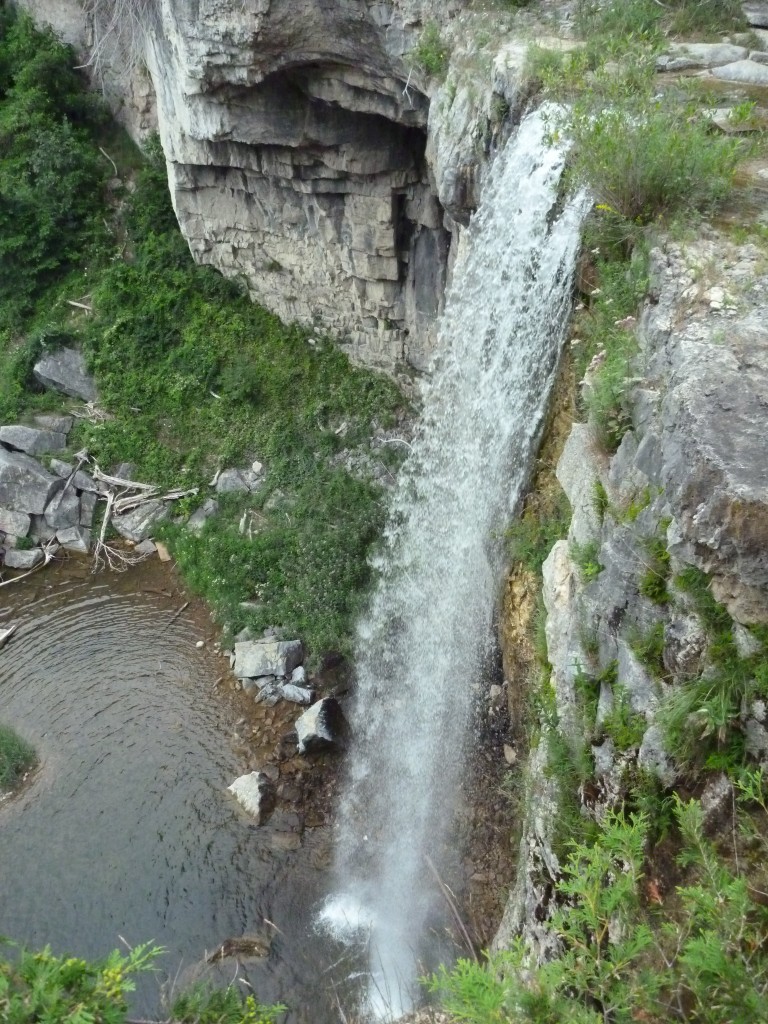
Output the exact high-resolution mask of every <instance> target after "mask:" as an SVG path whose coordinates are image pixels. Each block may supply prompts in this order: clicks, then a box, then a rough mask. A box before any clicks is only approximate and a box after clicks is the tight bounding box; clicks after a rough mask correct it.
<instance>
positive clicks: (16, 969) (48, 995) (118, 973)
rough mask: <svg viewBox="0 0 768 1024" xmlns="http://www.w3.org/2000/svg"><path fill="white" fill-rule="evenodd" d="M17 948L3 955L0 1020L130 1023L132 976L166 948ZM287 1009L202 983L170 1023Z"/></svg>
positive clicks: (236, 1021)
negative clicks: (91, 952) (90, 954)
mask: <svg viewBox="0 0 768 1024" xmlns="http://www.w3.org/2000/svg"><path fill="white" fill-rule="evenodd" d="M0 944H2V943H0ZM4 944H5V946H6V947H8V948H10V949H13V948H14V947H13V944H12V943H9V942H7V941H6V942H5V943H4ZM14 952H15V955H14V957H13V959H11V960H3V959H0V1019H2V1020H3V1021H5V1022H7V1024H43V1022H46V1024H47V1022H50V1024H126V1022H127V1013H128V1003H127V999H126V997H127V995H128V993H130V992H133V991H134V989H135V987H136V986H135V982H134V980H133V979H134V977H135V976H136V975H137V974H140V973H142V972H145V971H150V970H153V969H154V968H153V965H154V963H155V961H156V960H157V958H158V957H159V956H160V954H161V953H162V949H160V948H159V947H157V946H152V945H151V944H150V943H145V944H144V945H140V946H135V947H134V948H133V949H132V950H130V952H129V953H128V954H127V955H123V954H121V953H120V952H119V951H118V950H114V951H113V952H112V953H110V954H109V956H107V957H105V958H104V959H102V960H96V961H92V962H89V961H87V960H83V959H81V958H80V957H70V956H55V955H54V954H53V953H52V952H51V950H50V948H49V947H48V946H46V948H45V949H43V950H41V951H40V952H37V953H36V952H31V951H29V950H26V949H21V950H14ZM284 1009H285V1007H283V1006H262V1005H261V1004H260V1003H259V1002H258V1001H257V1000H256V998H255V996H253V995H248V996H242V995H241V994H240V993H239V992H238V991H237V990H236V989H235V988H233V987H230V988H227V989H211V988H206V987H203V986H199V987H197V988H194V989H192V990H191V991H190V992H187V993H183V994H182V995H181V996H179V997H178V998H177V999H176V1000H175V1002H174V1004H173V1006H172V1007H171V1012H170V1016H169V1017H168V1018H167V1021H166V1024H274V1021H275V1018H276V1017H277V1016H278V1014H280V1013H282V1011H283V1010H284Z"/></svg>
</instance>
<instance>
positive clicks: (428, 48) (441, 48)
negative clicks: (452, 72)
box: [411, 21, 451, 78]
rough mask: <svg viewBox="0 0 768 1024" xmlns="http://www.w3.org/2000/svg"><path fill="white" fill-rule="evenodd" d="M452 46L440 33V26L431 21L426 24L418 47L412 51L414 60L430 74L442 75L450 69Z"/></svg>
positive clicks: (437, 76)
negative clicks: (449, 61)
mask: <svg viewBox="0 0 768 1024" xmlns="http://www.w3.org/2000/svg"><path fill="white" fill-rule="evenodd" d="M450 56H451V48H450V47H449V46H448V44H447V43H446V42H444V40H443V38H442V36H441V35H440V26H439V25H438V24H437V22H436V21H430V22H428V23H427V24H426V25H425V26H424V31H423V32H422V33H421V37H420V39H419V42H418V44H417V45H416V47H415V48H414V49H413V50H412V51H411V58H412V59H413V62H414V63H415V64H417V65H418V66H419V67H420V68H423V69H424V71H426V73H427V74H428V75H432V76H434V77H436V78H440V77H442V76H443V75H444V74H445V73H446V71H447V70H448V60H449V58H450Z"/></svg>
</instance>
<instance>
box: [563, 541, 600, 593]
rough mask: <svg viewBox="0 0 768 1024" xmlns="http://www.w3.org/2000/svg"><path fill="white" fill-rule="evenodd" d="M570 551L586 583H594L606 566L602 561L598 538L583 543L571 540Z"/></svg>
mask: <svg viewBox="0 0 768 1024" xmlns="http://www.w3.org/2000/svg"><path fill="white" fill-rule="evenodd" d="M570 552H571V558H572V559H573V562H574V563H575V565H576V567H577V568H578V570H579V575H580V576H581V579H582V580H583V582H584V583H592V582H593V580H596V579H597V577H598V576H599V575H600V573H601V572H602V571H603V569H604V568H605V566H604V565H601V563H600V544H599V543H598V542H597V541H596V540H589V541H585V542H584V543H583V544H579V543H578V541H571V547H570Z"/></svg>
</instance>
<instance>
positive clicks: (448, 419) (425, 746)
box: [321, 111, 587, 1020]
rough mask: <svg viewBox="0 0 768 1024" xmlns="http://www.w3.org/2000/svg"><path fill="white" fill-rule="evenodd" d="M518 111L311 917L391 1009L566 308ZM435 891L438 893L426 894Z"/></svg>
mask: <svg viewBox="0 0 768 1024" xmlns="http://www.w3.org/2000/svg"><path fill="white" fill-rule="evenodd" d="M547 136H548V131H547V124H546V114H545V113H543V112H542V111H538V112H535V113H533V114H531V115H529V116H528V117H527V118H526V119H525V120H524V121H523V123H522V125H521V126H520V128H519V130H518V132H517V134H516V135H515V137H514V138H513V139H512V140H511V141H510V143H509V144H508V145H507V147H506V149H505V150H504V151H503V152H502V153H500V154H499V155H498V156H497V157H496V160H495V162H494V165H493V168H492V170H491V174H490V177H489V180H488V183H487V185H486V188H485V191H484V193H483V199H482V205H481V208H480V210H479V211H478V213H477V214H476V215H475V216H474V218H473V219H472V222H471V225H470V228H469V233H468V235H469V237H468V240H467V242H468V244H466V245H465V246H464V252H463V255H462V257H460V259H459V260H458V261H457V266H456V268H455V272H454V281H455V284H454V287H453V289H452V291H451V294H450V295H449V299H448V302H447V308H446V313H445V317H444V320H443V324H442V330H441V340H440V344H439V346H438V353H439V355H438V359H437V363H436V366H435V368H434V372H433V376H432V379H431V381H430V383H429V385H428V387H427V389H426V391H425V400H424V411H423V416H422V419H421V423H420V427H419V430H418V433H417V436H416V439H415V440H414V443H413V447H412V451H411V453H410V455H409V458H408V459H407V461H406V463H405V465H404V467H403V469H402V471H401V473H400V477H399V479H398V484H397V487H396V492H395V495H394V499H393V505H392V508H391V514H390V518H389V525H388V528H387V531H386V535H385V542H384V549H383V552H382V554H381V557H380V559H379V563H378V568H379V570H380V579H379V582H378V585H377V588H376V591H375V593H374V595H373V598H372V601H371V605H370V608H369V611H368V614H367V615H366V617H365V618H364V619H363V621H362V622H361V623H360V624H359V628H358V636H357V651H356V665H357V691H356V699H355V706H354V708H353V711H352V721H351V726H352V746H351V750H350V755H349V765H348V777H347V779H346V783H345V791H344V793H343V796H342V800H341V805H340V809H339V837H338V841H337V842H338V845H337V858H336V867H337V875H338V880H339V882H338V884H339V889H340V894H339V895H336V896H334V897H332V898H331V899H330V900H329V901H328V903H327V904H326V906H325V908H324V909H323V911H322V914H321V919H322V921H323V923H324V924H325V925H326V926H327V927H329V928H330V930H331V931H332V932H335V934H336V935H338V936H339V937H342V938H346V939H349V938H352V937H353V935H356V937H357V938H358V939H361V938H362V939H364V940H366V941H367V942H368V943H369V950H370V985H369V992H368V1000H367V1007H366V1008H365V1009H366V1010H367V1013H368V1014H369V1015H370V1016H372V1017H374V1018H377V1019H380V1020H387V1019H391V1018H393V1017H397V1016H399V1015H400V1014H401V1013H403V1012H405V1011H407V1010H408V1009H409V1008H410V1006H411V1003H412V999H413V990H414V988H415V983H416V978H417V976H418V973H419V972H418V967H417V964H418V958H419V955H420V953H421V952H422V951H423V943H424V931H425V928H426V924H427V920H428V917H429V914H430V909H431V906H432V904H433V902H434V900H435V898H436V892H435V891H436V885H435V881H434V878H433V877H432V876H431V874H430V871H429V868H428V865H427V859H426V858H427V857H429V858H430V859H431V860H432V861H433V862H435V863H436V864H437V865H438V869H439V866H440V864H441V861H443V850H444V849H445V844H446V843H447V842H448V832H449V829H450V825H451V822H452V817H453V811H454V807H455V794H456V791H457V788H458V786H459V784H460V779H461V773H462V769H463V766H464V764H465V755H466V745H467V738H468V736H469V732H470V730H469V725H470V720H471V713H472V683H474V682H477V681H479V680H480V679H481V677H482V671H483V665H484V661H485V659H486V657H487V655H488V653H489V651H490V650H491V649H492V640H491V635H490V626H491V619H492V614H493V608H494V603H495V601H496V598H497V593H498V585H499V581H500V575H501V569H502V563H503V557H502V551H501V544H500V537H499V534H500V532H501V530H503V527H504V524H505V522H506V521H508V519H509V516H510V513H511V511H512V510H513V509H514V508H515V507H516V506H517V504H518V502H519V499H520V496H521V491H522V488H523V486H524V485H525V482H526V480H527V478H528V475H529V467H530V465H531V460H532V457H533V455H534V450H535V444H536V442H537V440H538V438H539V436H540V431H541V427H542V423H543V419H544V416H545V413H546V409H547V402H548V397H549V394H550V390H551V386H552V383H553V379H554V376H555V372H556V368H557V363H558V358H559V352H560V349H561V345H562V342H563V339H564V335H565V329H566V326H567V321H568V315H569V311H570V302H571V289H572V279H573V268H574V264H575V258H576V254H577V250H578V245H579V231H580V226H581V221H582V219H583V216H584V213H585V210H586V205H587V201H586V198H585V196H584V195H578V196H574V197H572V198H571V199H570V200H569V201H567V202H566V203H564V204H563V205H562V207H558V201H557V200H558V185H559V182H560V178H561V175H562V171H563V164H564V158H565V152H564V150H563V148H561V147H560V148H558V147H552V146H551V145H550V144H549V142H548V140H547ZM437 898H439V897H437Z"/></svg>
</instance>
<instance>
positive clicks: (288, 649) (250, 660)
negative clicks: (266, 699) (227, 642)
mask: <svg viewBox="0 0 768 1024" xmlns="http://www.w3.org/2000/svg"><path fill="white" fill-rule="evenodd" d="M302 658H303V651H302V646H301V641H299V640H272V639H264V640H251V641H246V642H245V643H236V644H235V675H236V676H237V677H238V678H240V679H243V678H245V677H246V676H250V677H253V678H255V677H257V676H288V675H290V674H291V672H293V670H294V668H296V666H297V665H299V664H300V663H301V660H302Z"/></svg>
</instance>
